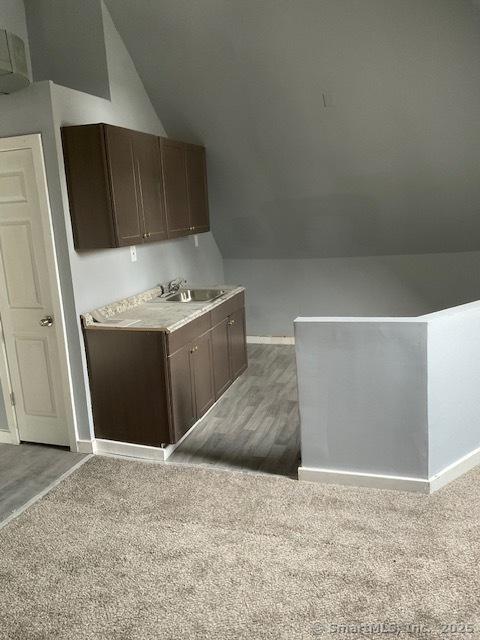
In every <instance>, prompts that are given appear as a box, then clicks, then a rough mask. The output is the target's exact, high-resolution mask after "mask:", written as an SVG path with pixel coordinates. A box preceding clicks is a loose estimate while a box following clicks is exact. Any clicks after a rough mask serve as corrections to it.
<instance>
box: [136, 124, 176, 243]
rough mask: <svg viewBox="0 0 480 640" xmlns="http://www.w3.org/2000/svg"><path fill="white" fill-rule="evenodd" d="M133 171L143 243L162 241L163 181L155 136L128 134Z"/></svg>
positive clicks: (163, 235) (163, 233)
mask: <svg viewBox="0 0 480 640" xmlns="http://www.w3.org/2000/svg"><path fill="white" fill-rule="evenodd" d="M132 136H133V140H134V156H135V164H136V170H137V192H138V200H139V206H140V209H141V212H142V214H143V222H144V227H145V232H144V240H145V242H154V241H156V240H164V239H165V238H166V237H167V222H166V217H165V209H164V203H163V177H162V168H161V160H160V147H159V142H158V138H157V136H152V135H148V134H147V133H139V132H133V133H132Z"/></svg>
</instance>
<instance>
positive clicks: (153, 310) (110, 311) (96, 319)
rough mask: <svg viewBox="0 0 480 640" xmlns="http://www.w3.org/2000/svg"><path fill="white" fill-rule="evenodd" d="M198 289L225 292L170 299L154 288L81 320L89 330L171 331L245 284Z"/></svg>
mask: <svg viewBox="0 0 480 640" xmlns="http://www.w3.org/2000/svg"><path fill="white" fill-rule="evenodd" d="M196 288H198V289H200V288H201V289H217V290H222V291H225V293H224V294H223V295H222V296H221V297H220V298H217V299H216V300H213V302H187V303H185V302H168V301H166V300H165V299H160V298H159V297H158V296H159V295H160V293H161V289H160V288H159V287H154V288H153V289H148V291H144V292H142V293H139V294H137V295H135V296H131V297H130V298H124V299H123V300H117V301H116V302H112V303H111V304H108V305H105V306H104V307H99V308H98V309H94V310H93V311H89V312H88V313H84V314H83V315H82V321H83V324H84V326H85V328H86V329H106V328H109V329H129V330H142V329H143V330H145V329H148V330H151V331H166V332H168V333H171V332H172V331H175V330H176V329H179V328H180V327H183V325H185V324H187V323H188V322H191V321H192V320H195V318H198V317H199V316H201V315H203V314H204V313H208V312H209V311H211V310H212V309H214V308H215V307H218V305H220V304H222V303H223V302H225V300H228V299H229V298H232V297H233V296H235V295H237V293H241V292H242V291H244V290H245V289H244V287H238V286H232V285H214V286H210V285H209V286H202V287H200V286H198V287H196Z"/></svg>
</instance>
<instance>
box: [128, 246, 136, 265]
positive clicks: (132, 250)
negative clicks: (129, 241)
mask: <svg viewBox="0 0 480 640" xmlns="http://www.w3.org/2000/svg"><path fill="white" fill-rule="evenodd" d="M130 260H131V261H132V262H136V261H137V247H136V246H135V245H133V246H131V247H130Z"/></svg>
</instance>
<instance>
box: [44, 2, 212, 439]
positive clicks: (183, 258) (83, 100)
mask: <svg viewBox="0 0 480 640" xmlns="http://www.w3.org/2000/svg"><path fill="white" fill-rule="evenodd" d="M103 19H104V30H105V45H106V52H107V64H108V72H109V82H110V95H111V100H103V99H101V98H97V97H95V96H92V95H89V94H86V93H83V92H79V91H75V90H73V89H69V88H66V87H60V86H57V85H53V86H52V103H53V118H54V131H55V135H56V145H57V154H58V155H57V168H58V167H59V168H60V173H59V174H58V173H57V180H56V182H57V184H58V192H59V193H58V195H59V197H60V200H61V205H60V206H61V210H62V215H63V216H64V224H65V229H66V242H65V247H66V248H67V251H68V258H69V262H70V269H71V277H72V283H73V291H74V296H75V301H74V304H75V311H74V313H73V321H74V322H75V323H76V332H77V336H76V344H74V345H72V351H73V352H74V353H75V358H74V359H75V368H76V386H77V387H78V388H86V389H87V401H85V395H84V400H83V403H82V407H85V411H88V419H86V418H85V417H84V418H83V419H82V421H81V422H80V423H79V435H80V437H81V438H88V437H90V429H91V426H92V424H93V421H92V417H91V409H90V401H89V394H88V378H87V371H86V361H85V353H84V349H83V340H82V337H81V331H80V325H79V315H80V313H82V312H84V311H87V310H89V309H92V308H94V307H97V306H99V305H103V304H106V303H107V302H110V301H113V300H116V299H118V298H122V297H124V296H128V295H132V294H134V293H136V292H138V291H141V290H143V289H147V288H150V287H152V286H154V285H155V284H157V283H158V282H162V281H165V280H168V279H170V278H173V277H176V276H183V277H186V278H188V279H189V280H190V281H195V280H196V281H197V282H203V283H216V282H222V281H223V279H224V275H223V262H222V258H221V255H220V252H219V250H218V248H217V245H216V243H215V240H214V239H213V236H212V235H211V234H210V233H207V234H201V235H200V236H199V246H198V248H196V247H195V246H194V241H193V238H181V239H178V240H173V241H167V242H160V243H154V244H151V245H145V246H139V247H137V249H138V254H137V257H138V260H137V262H135V263H132V262H131V261H130V250H129V248H128V247H126V248H121V249H111V250H106V251H96V252H90V253H81V254H80V253H77V252H76V251H75V249H74V246H73V236H72V229H71V225H70V213H69V209H68V196H67V190H66V182H65V172H64V167H63V154H62V147H61V138H60V127H61V126H63V125H68V124H83V123H87V122H107V123H110V124H116V125H120V126H125V127H131V128H133V129H138V130H140V131H146V132H149V133H154V134H164V129H163V126H162V123H161V122H160V121H159V119H158V117H157V114H156V112H155V110H154V108H153V106H152V104H151V103H150V100H149V98H148V96H147V94H146V92H145V89H144V87H143V85H142V82H141V81H140V79H139V78H138V76H137V73H136V70H135V67H134V65H133V63H132V60H131V58H130V56H129V54H128V51H127V50H126V48H125V46H124V44H123V42H122V40H121V38H120V36H119V35H118V33H117V31H116V29H115V26H114V24H113V22H112V20H111V18H110V16H109V14H108V11H107V10H105V9H104V14H103ZM52 184H53V183H52ZM52 184H51V185H50V186H51V188H52ZM80 376H82V380H80V379H79V378H80ZM83 393H84V394H85V392H83Z"/></svg>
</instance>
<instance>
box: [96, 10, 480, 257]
mask: <svg viewBox="0 0 480 640" xmlns="http://www.w3.org/2000/svg"><path fill="white" fill-rule="evenodd" d="M106 4H107V6H108V8H109V10H110V12H111V15H112V17H113V19H114V21H115V23H116V25H117V28H118V30H119V32H120V34H121V35H122V37H123V39H124V41H125V43H126V45H127V47H128V49H129V51H130V53H131V55H132V57H133V60H134V62H135V64H136V66H137V69H138V72H139V74H140V76H141V77H142V79H143V82H144V84H145V87H146V89H147V91H148V93H149V95H150V97H151V99H152V102H153V104H154V106H155V108H156V109H157V112H158V114H159V117H160V119H161V120H162V122H163V124H164V126H165V128H166V130H167V132H168V134H169V135H170V136H172V137H178V138H183V139H188V140H191V141H193V142H202V143H204V144H205V145H206V146H207V149H208V163H209V180H210V203H211V216H212V226H213V231H214V234H215V237H216V239H217V242H218V244H219V246H220V249H221V251H222V253H223V255H224V257H227V258H234V257H235V258H250V257H259V258H262V257H279V258H298V257H305V258H308V257H326V256H355V255H375V254H400V253H402V254H404V253H424V252H437V251H439V252H440V251H464V250H472V249H479V248H480V115H479V114H480V80H479V69H480V20H479V16H480V12H479V9H478V7H477V8H476V7H475V4H474V3H473V2H471V1H470V0H455V1H452V0H422V2H419V1H418V0H401V1H399V0H295V1H292V0H195V1H194V2H192V0H106Z"/></svg>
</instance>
